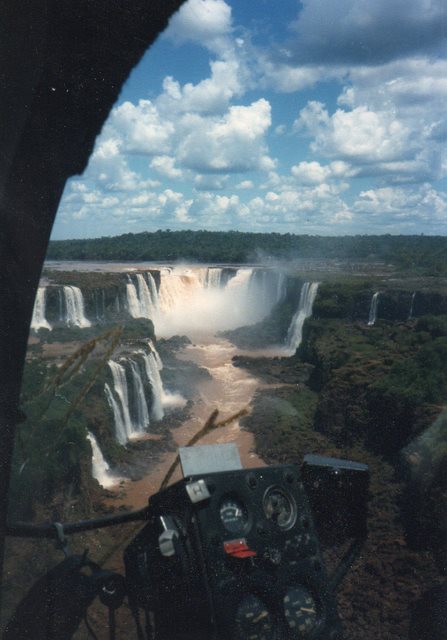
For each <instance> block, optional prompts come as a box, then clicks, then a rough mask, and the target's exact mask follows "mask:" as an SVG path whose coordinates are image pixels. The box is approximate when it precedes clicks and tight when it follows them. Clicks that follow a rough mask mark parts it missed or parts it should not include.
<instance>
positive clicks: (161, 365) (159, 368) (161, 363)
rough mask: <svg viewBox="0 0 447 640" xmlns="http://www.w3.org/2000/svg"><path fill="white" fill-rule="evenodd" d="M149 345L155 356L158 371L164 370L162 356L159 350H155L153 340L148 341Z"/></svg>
mask: <svg viewBox="0 0 447 640" xmlns="http://www.w3.org/2000/svg"><path fill="white" fill-rule="evenodd" d="M148 345H149V347H150V350H151V352H152V353H153V354H154V358H155V362H156V363H157V367H158V370H159V371H161V370H162V369H163V362H162V361H161V358H160V355H159V353H158V351H157V349H156V348H155V345H154V343H153V342H152V340H148Z"/></svg>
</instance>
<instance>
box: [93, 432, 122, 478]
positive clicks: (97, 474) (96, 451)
mask: <svg viewBox="0 0 447 640" xmlns="http://www.w3.org/2000/svg"><path fill="white" fill-rule="evenodd" d="M87 440H88V441H89V442H90V445H91V447H92V476H93V477H94V478H95V480H97V481H98V482H99V484H100V485H101V486H102V487H103V488H105V489H106V488H107V487H112V486H113V485H115V484H117V482H119V480H120V478H117V477H115V476H114V475H113V474H112V472H111V471H110V466H109V464H108V463H107V462H106V460H105V459H104V456H103V454H102V451H101V449H100V448H99V444H98V441H97V440H96V438H95V436H94V435H93V433H90V431H89V432H88V433H87Z"/></svg>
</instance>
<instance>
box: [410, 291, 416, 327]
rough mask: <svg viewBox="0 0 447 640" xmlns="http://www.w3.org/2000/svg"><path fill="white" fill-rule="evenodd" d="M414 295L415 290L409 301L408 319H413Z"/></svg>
mask: <svg viewBox="0 0 447 640" xmlns="http://www.w3.org/2000/svg"><path fill="white" fill-rule="evenodd" d="M415 297H416V291H413V295H412V296H411V302H410V312H409V314H408V320H412V319H413V313H414V299H415Z"/></svg>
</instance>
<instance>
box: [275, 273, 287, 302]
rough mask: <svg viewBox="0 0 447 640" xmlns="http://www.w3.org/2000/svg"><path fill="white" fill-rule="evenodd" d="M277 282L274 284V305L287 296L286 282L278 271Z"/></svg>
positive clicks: (284, 277)
mask: <svg viewBox="0 0 447 640" xmlns="http://www.w3.org/2000/svg"><path fill="white" fill-rule="evenodd" d="M277 277H278V281H277V284H276V301H275V302H276V304H278V303H279V302H282V301H283V300H284V298H285V297H286V294H287V281H286V276H285V275H284V274H283V273H282V271H280V272H279V273H278V274H277Z"/></svg>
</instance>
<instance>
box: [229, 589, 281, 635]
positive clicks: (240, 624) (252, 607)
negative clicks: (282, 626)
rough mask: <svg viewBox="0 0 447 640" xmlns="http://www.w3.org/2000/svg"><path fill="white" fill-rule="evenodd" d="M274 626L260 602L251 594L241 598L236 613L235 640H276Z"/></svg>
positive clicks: (268, 613) (272, 620)
mask: <svg viewBox="0 0 447 640" xmlns="http://www.w3.org/2000/svg"><path fill="white" fill-rule="evenodd" d="M275 626H276V625H275V621H274V618H273V616H272V614H271V613H270V612H269V611H268V609H267V607H266V606H265V604H264V603H263V602H262V600H260V599H259V598H258V597H256V596H255V595H252V594H251V595H248V596H245V598H243V600H242V602H241V603H240V605H239V607H238V609H237V612H236V630H237V631H236V634H237V635H236V638H237V640H247V638H250V640H276V638H277V633H276V628H275Z"/></svg>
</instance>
